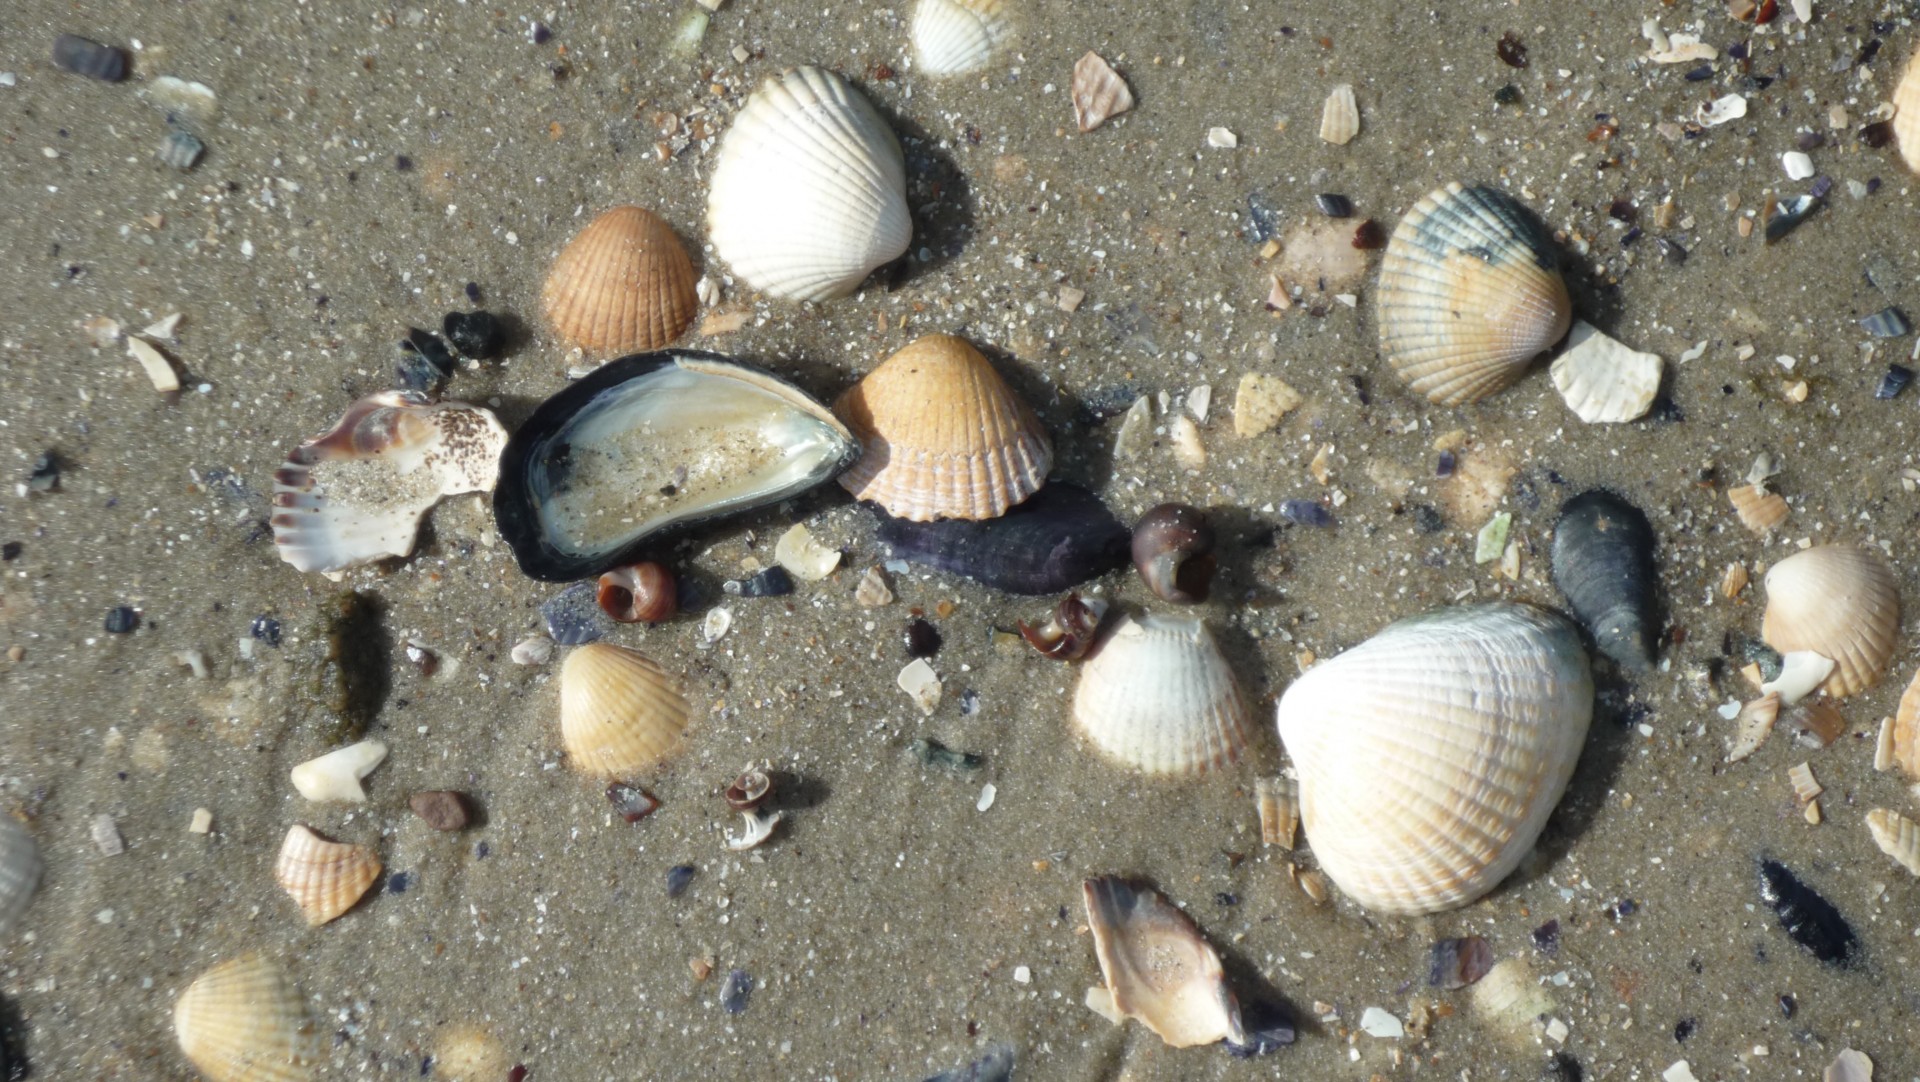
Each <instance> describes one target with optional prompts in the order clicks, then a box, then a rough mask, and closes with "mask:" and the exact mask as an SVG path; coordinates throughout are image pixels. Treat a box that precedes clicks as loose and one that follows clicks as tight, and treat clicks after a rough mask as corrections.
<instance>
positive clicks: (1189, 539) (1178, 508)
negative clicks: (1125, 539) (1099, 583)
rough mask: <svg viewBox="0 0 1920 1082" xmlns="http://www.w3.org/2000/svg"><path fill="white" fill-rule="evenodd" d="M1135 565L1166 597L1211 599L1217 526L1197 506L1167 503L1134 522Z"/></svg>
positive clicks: (1189, 600)
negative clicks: (1208, 594) (1214, 538)
mask: <svg viewBox="0 0 1920 1082" xmlns="http://www.w3.org/2000/svg"><path fill="white" fill-rule="evenodd" d="M1133 569H1134V570H1135V571H1138V572H1139V573H1140V579H1141V581H1142V582H1145V583H1146V584H1147V589H1149V590H1152V591H1153V596H1155V597H1157V598H1159V599H1160V600H1162V601H1172V602H1176V603H1179V604H1183V605H1192V604H1197V603H1199V602H1202V601H1205V600H1206V599H1207V586H1208V585H1209V583H1210V582H1211V580H1212V579H1213V569H1214V557H1213V526H1212V525H1211V524H1209V523H1208V522H1207V516H1206V514H1205V513H1204V512H1202V511H1201V510H1200V509H1199V508H1197V507H1189V506H1188V505H1186V504H1184V503H1163V504H1161V505H1159V506H1158V507H1155V508H1153V509H1152V510H1150V511H1148V512H1147V513H1146V514H1144V515H1142V516H1140V521H1139V522H1136V523H1134V526H1133Z"/></svg>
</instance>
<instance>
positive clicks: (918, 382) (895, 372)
mask: <svg viewBox="0 0 1920 1082" xmlns="http://www.w3.org/2000/svg"><path fill="white" fill-rule="evenodd" d="M833 412H834V413H835V414H836V415H838V416H839V418H840V419H841V420H842V421H845V422H846V425H847V428H848V429H850V430H851V431H852V432H853V436H854V438H855V439H857V440H859V441H860V445H861V448H862V451H861V455H860V458H859V460H858V461H856V462H855V463H854V464H853V465H852V466H850V467H848V469H847V472H846V473H843V474H841V475H840V485H841V487H842V488H845V489H846V490H847V491H848V492H851V493H853V495H854V498H855V499H860V500H872V501H873V502H875V503H877V504H879V505H880V506H881V507H882V508H885V509H886V512H887V513H888V514H890V515H893V516H895V517H897V518H904V519H909V520H911V521H914V522H929V521H932V520H933V519H937V518H963V519H983V518H998V517H1000V516H1001V515H1003V514H1006V511H1007V508H1009V507H1012V506H1013V505H1014V504H1017V503H1019V502H1020V501H1022V500H1024V499H1026V498H1027V497H1028V496H1031V495H1033V494H1034V493H1035V492H1038V491H1039V490H1040V486H1041V485H1043V484H1045V483H1046V480H1047V471H1048V470H1049V469H1051V468H1052V467H1053V444H1052V442H1051V441H1049V440H1048V439H1047V433H1046V430H1045V429H1043V428H1041V427H1040V419H1039V418H1037V417H1035V416H1034V415H1033V410H1032V409H1030V408H1028V406H1027V404H1026V403H1025V402H1022V401H1021V400H1020V396H1019V395H1016V394H1014V392H1013V388H1011V387H1008V386H1007V383H1006V381H1005V380H1003V379H1001V378H1000V373H998V372H996V371H994V369H993V365H992V363H991V362H989V361H988V360H987V358H986V357H985V356H983V355H982V354H981V353H980V351H979V350H977V349H975V348H973V346H971V345H969V344H968V343H967V342H966V340H965V339H961V338H955V337H954V336H952V335H949V334H930V335H927V336H926V337H924V338H919V339H915V340H914V341H913V342H910V343H908V344H907V346H906V347H905V348H903V349H901V350H900V351H899V352H897V353H895V354H894V355H893V356H891V357H889V358H887V359H886V360H885V361H884V362H882V363H881V365H880V366H879V367H878V368H875V369H874V370H873V371H871V372H869V373H867V375H866V378H864V379H862V380H861V381H860V382H859V383H856V384H854V385H853V386H852V387H850V388H848V390H847V393H845V394H843V395H841V396H840V399H839V401H837V402H835V403H834V404H833Z"/></svg>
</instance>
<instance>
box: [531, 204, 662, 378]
mask: <svg viewBox="0 0 1920 1082" xmlns="http://www.w3.org/2000/svg"><path fill="white" fill-rule="evenodd" d="M540 300H541V305H542V306H543V307H544V308H545V309H546V313H547V322H549V323H551V324H553V329H554V330H555V331H557V332H559V334H560V337H562V338H564V339H566V340H567V341H568V342H569V343H571V344H573V345H576V346H579V347H581V348H582V349H585V350H588V351H590V352H595V353H632V352H634V351H636V350H648V349H659V348H660V347H661V346H664V345H666V344H667V343H669V342H671V341H673V340H674V339H676V338H678V337H680V335H681V334H683V333H685V332H686V329H687V326H688V325H689V324H691V323H692V322H693V317H694V313H695V312H696V311H698V310H699V307H700V302H699V300H698V299H697V298H696V297H695V296H694V275H693V263H692V261H691V260H689V259H688V258H687V250H686V248H685V247H684V246H683V245H681V243H680V238H679V237H676V236H674V233H673V227H672V226H670V225H668V224H667V223H666V222H665V221H663V220H661V218H660V216H659V215H657V214H654V213H653V212H652V211H649V210H646V209H644V208H642V207H631V206H628V207H614V208H613V209H611V210H608V211H606V212H604V213H602V214H601V215H600V216H599V217H597V218H595V219H594V220H593V221H591V222H589V223H587V227H586V228H585V229H582V230H581V231H580V232H579V233H578V234H576V235H575V236H574V238H573V239H572V240H570V241H568V242H567V246H566V247H565V248H562V249H560V254H559V255H558V256H556V257H555V258H554V261H553V269H552V270H551V271H549V272H548V273H547V284H546V288H545V289H544V290H543V291H542V292H541V295H540Z"/></svg>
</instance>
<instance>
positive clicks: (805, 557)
mask: <svg viewBox="0 0 1920 1082" xmlns="http://www.w3.org/2000/svg"><path fill="white" fill-rule="evenodd" d="M773 559H774V562H775V563H777V564H779V565H780V566H781V567H784V568H786V569H787V570H788V571H791V572H793V574H794V577H795V578H798V579H800V580H801V581H803V582H819V581H820V580H821V579H824V578H826V577H827V576H828V575H831V574H833V569H834V568H836V567H839V566H840V550H839V549H836V548H829V547H828V546H826V545H823V544H821V543H820V542H819V541H817V540H815V539H814V536H813V531H812V530H809V529H807V526H806V523H804V522H796V523H794V524H793V525H792V526H789V527H788V528H787V531H786V532H785V533H783V534H781V535H780V540H778V541H776V542H774V545H773Z"/></svg>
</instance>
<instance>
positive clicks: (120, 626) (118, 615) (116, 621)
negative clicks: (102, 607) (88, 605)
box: [106, 605, 140, 635]
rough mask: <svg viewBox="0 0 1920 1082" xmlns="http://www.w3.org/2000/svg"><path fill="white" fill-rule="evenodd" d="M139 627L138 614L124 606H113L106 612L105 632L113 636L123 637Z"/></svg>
mask: <svg viewBox="0 0 1920 1082" xmlns="http://www.w3.org/2000/svg"><path fill="white" fill-rule="evenodd" d="M139 626H140V614H139V613H137V612H135V611H133V610H132V609H130V608H128V607H127V606H125V605H115V606H114V607H113V608H110V609H108V610H107V623H106V627H107V632H108V633H109V634H113V635H125V634H127V633H128V632H130V631H132V630H133V629H134V628H136V627H139Z"/></svg>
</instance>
